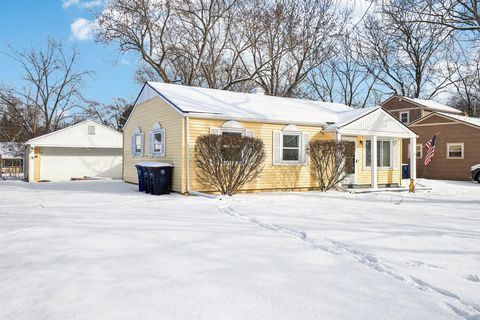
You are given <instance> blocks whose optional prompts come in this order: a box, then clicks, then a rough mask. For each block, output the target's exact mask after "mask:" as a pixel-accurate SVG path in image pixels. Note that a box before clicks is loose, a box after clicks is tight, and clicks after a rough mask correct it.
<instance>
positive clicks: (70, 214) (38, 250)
mask: <svg viewBox="0 0 480 320" xmlns="http://www.w3.org/2000/svg"><path fill="white" fill-rule="evenodd" d="M424 183H426V184H428V185H430V186H431V187H432V188H433V190H432V191H421V192H418V193H415V194H406V193H387V192H382V193H368V194H346V193H337V192H330V193H326V194H321V193H314V192H311V193H271V194H243V195H238V196H235V197H233V198H231V199H223V200H218V199H208V198H203V197H185V196H181V195H169V196H160V197H155V196H149V195H145V194H141V193H138V192H136V191H135V188H136V187H135V186H133V185H129V184H125V183H122V182H119V181H93V182H68V183H45V184H26V183H21V182H14V181H8V182H0V319H15V320H17V319H480V210H479V207H480V185H478V184H473V183H468V182H445V181H424Z"/></svg>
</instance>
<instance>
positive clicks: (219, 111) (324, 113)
mask: <svg viewBox="0 0 480 320" xmlns="http://www.w3.org/2000/svg"><path fill="white" fill-rule="evenodd" d="M155 96H161V97H162V98H163V99H164V100H166V101H168V102H169V103H170V104H171V105H172V106H174V107H175V108H176V109H177V110H178V111H179V112H181V113H188V114H197V115H205V116H208V115H209V116H212V117H215V116H216V117H227V118H232V119H245V120H256V121H272V122H283V123H312V124H313V123H316V124H326V123H334V122H337V121H338V119H339V118H338V116H339V113H343V112H346V111H351V110H353V108H351V107H349V106H346V105H344V104H340V103H331V102H320V101H312V100H302V99H294V98H283V97H274V96H268V95H263V94H253V93H241V92H233V91H225V90H216V89H207V88H199V87H189V86H182V85H176V84H166V83H160V82H148V83H147V84H146V85H145V86H144V88H143V89H142V92H141V93H140V95H139V97H138V99H137V101H136V104H140V103H142V102H144V101H146V100H149V99H151V98H153V97H155Z"/></svg>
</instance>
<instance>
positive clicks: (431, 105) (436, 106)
mask: <svg viewBox="0 0 480 320" xmlns="http://www.w3.org/2000/svg"><path fill="white" fill-rule="evenodd" d="M402 99H406V100H410V101H412V102H414V103H416V104H419V105H422V106H424V107H426V108H428V109H431V110H435V111H440V112H448V113H455V114H461V113H462V111H461V110H458V109H455V108H452V107H449V106H446V105H444V104H441V103H439V102H436V101H433V100H425V99H419V98H408V97H402Z"/></svg>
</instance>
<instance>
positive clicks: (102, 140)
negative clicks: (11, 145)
mask: <svg viewBox="0 0 480 320" xmlns="http://www.w3.org/2000/svg"><path fill="white" fill-rule="evenodd" d="M25 144H27V145H30V146H39V147H42V146H43V147H69V148H122V146H123V136H122V133H121V132H118V131H117V130H115V129H112V128H110V127H107V126H105V125H103V124H100V123H97V122H95V121H92V120H87V121H83V122H80V123H77V124H75V125H73V126H70V127H67V128H64V129H61V130H58V131H54V132H51V133H47V134H45V135H43V136H39V137H36V138H33V139H30V140H28V141H27V142H26V143H25Z"/></svg>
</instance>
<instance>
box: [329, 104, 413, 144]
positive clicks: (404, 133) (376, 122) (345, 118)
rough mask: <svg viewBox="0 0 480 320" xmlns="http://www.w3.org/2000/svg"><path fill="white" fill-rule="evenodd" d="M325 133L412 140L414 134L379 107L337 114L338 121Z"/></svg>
mask: <svg viewBox="0 0 480 320" xmlns="http://www.w3.org/2000/svg"><path fill="white" fill-rule="evenodd" d="M325 131H326V132H338V133H340V134H342V135H347V136H348V135H364V136H371V135H376V136H380V137H402V138H412V137H415V136H416V134H415V132H413V131H412V130H411V129H409V128H408V127H407V126H406V125H404V124H403V123H401V122H400V121H399V120H398V119H396V118H394V117H393V116H392V115H391V114H390V113H388V112H387V111H385V110H383V109H382V108H381V107H373V108H365V109H357V110H352V111H347V112H343V113H340V114H339V121H338V122H337V123H334V124H332V125H329V126H328V127H327V128H326V129H325Z"/></svg>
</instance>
